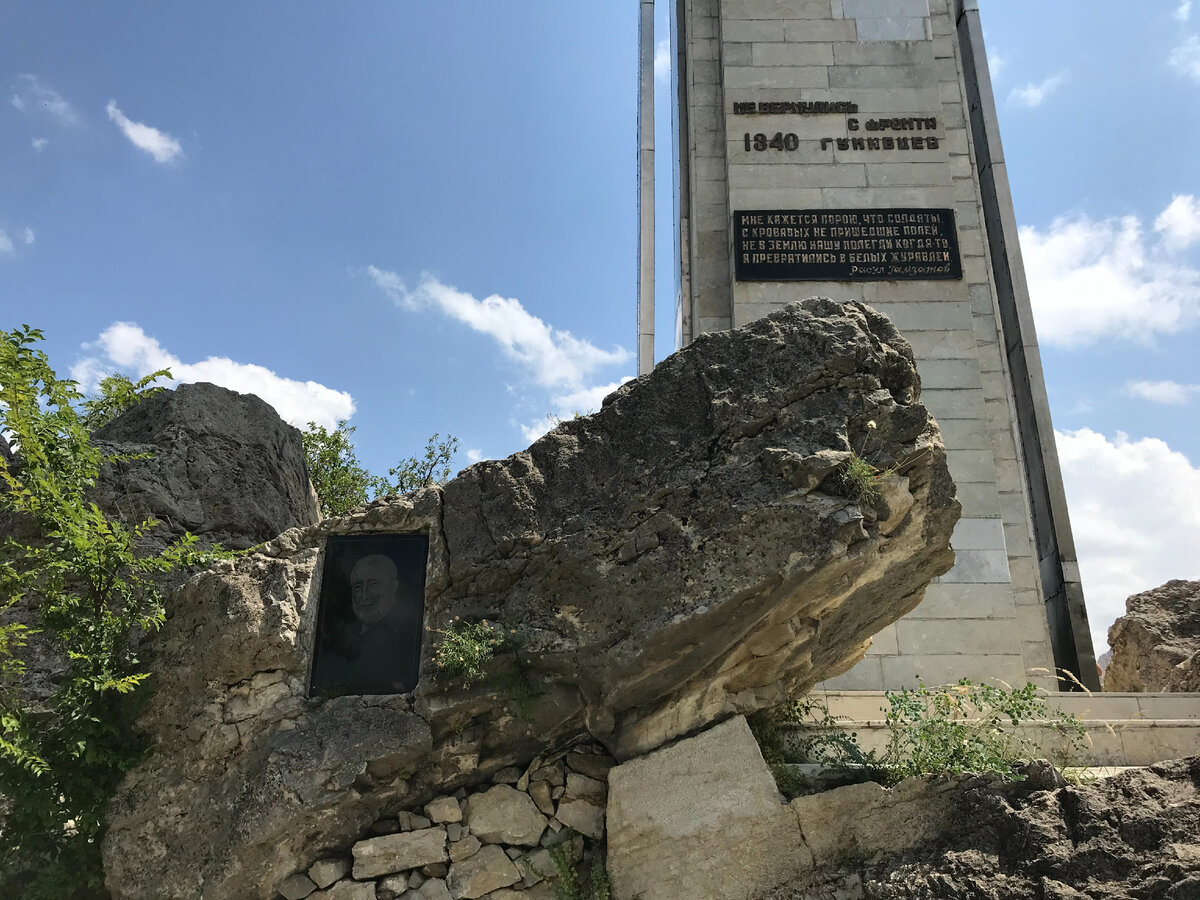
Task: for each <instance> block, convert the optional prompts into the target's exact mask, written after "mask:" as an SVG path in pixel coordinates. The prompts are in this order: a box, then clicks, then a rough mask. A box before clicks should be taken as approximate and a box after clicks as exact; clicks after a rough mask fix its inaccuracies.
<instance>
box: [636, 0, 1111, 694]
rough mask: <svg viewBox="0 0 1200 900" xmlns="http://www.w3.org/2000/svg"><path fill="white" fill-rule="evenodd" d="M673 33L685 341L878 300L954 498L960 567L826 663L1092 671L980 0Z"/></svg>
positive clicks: (844, 8)
mask: <svg viewBox="0 0 1200 900" xmlns="http://www.w3.org/2000/svg"><path fill="white" fill-rule="evenodd" d="M673 44H674V50H675V52H676V56H675V62H676V66H675V70H676V71H675V79H676V81H675V84H676V88H677V110H676V118H675V124H676V142H677V145H678V146H677V150H678V152H677V155H676V160H675V161H676V185H677V189H676V196H677V198H678V201H677V202H678V209H677V215H678V222H679V233H678V241H679V251H680V252H679V258H680V270H679V273H678V284H677V312H678V321H677V336H678V340H679V343H680V344H686V343H688V342H690V341H691V340H693V339H694V338H695V337H696V336H697V335H699V334H701V333H703V332H706V331H714V330H720V329H726V328H731V327H736V326H738V325H741V324H743V323H745V322H747V321H750V320H752V319H754V318H757V317H759V316H762V315H765V314H767V313H769V312H770V311H772V310H774V309H776V308H778V307H779V306H781V305H782V304H785V303H788V302H790V301H793V300H797V299H801V298H804V297H809V296H813V295H823V296H829V297H833V298H836V299H856V300H862V301H865V302H867V303H869V304H871V305H872V306H875V307H876V308H878V309H880V310H882V311H883V312H885V313H887V314H888V315H889V316H890V317H891V318H892V320H893V321H894V322H895V323H896V325H897V327H899V328H900V330H901V331H902V332H903V333H904V335H905V337H907V338H908V340H909V341H910V342H911V343H912V345H913V348H914V350H915V352H916V356H917V361H918V367H919V369H920V373H921V378H922V382H923V385H924V400H925V402H926V404H927V405H928V407H929V409H930V410H931V411H932V412H933V414H934V415H935V416H936V417H937V420H938V422H939V423H940V425H941V427H942V430H943V433H944V435H945V440H946V447H947V451H948V456H949V461H950V468H951V473H952V474H953V476H954V479H955V482H956V483H957V485H958V494H959V498H960V499H961V500H962V504H963V518H962V521H961V522H960V523H959V526H958V529H957V530H956V532H955V535H954V541H953V545H954V547H955V549H956V551H957V554H958V562H957V564H956V565H955V567H954V569H953V570H952V571H951V572H950V573H949V574H947V575H946V576H944V577H943V578H941V579H939V580H938V582H937V583H936V584H933V585H932V586H931V587H930V589H929V591H928V594H927V597H926V600H925V602H924V603H923V604H922V605H921V606H920V607H918V608H917V609H916V610H915V611H914V612H913V613H912V614H911V615H909V616H908V617H906V618H905V619H903V620H901V621H900V622H898V623H897V624H896V625H894V626H892V627H891V628H889V629H888V630H886V631H885V632H883V633H881V634H880V635H878V636H877V637H876V639H875V645H874V647H873V648H872V650H871V651H870V653H869V655H868V657H867V658H866V659H864V660H863V662H862V663H860V664H859V665H858V666H856V667H855V668H854V669H853V670H852V671H850V672H849V673H847V674H845V675H843V676H841V677H840V678H839V679H835V681H834V682H831V683H829V686H830V687H834V688H842V689H884V688H897V687H902V686H909V685H913V684H914V683H915V682H916V681H917V679H918V678H920V679H923V680H924V681H925V682H927V683H939V682H942V681H945V680H948V679H952V678H958V677H963V676H966V677H971V678H976V679H979V678H988V679H1001V680H1004V681H1006V682H1009V683H1012V684H1021V683H1024V681H1025V680H1026V679H1027V678H1029V679H1032V680H1035V681H1038V682H1039V683H1041V684H1043V685H1045V686H1047V687H1053V686H1054V679H1053V677H1052V675H1051V674H1050V673H1051V672H1052V671H1053V669H1054V668H1055V667H1056V666H1057V667H1059V668H1061V669H1065V670H1068V671H1070V672H1071V673H1073V674H1074V675H1075V676H1076V677H1077V678H1079V679H1080V680H1081V681H1082V682H1083V683H1084V684H1085V685H1088V686H1089V687H1092V688H1094V689H1098V684H1097V679H1096V666H1095V658H1094V654H1093V650H1092V645H1091V638H1090V635H1089V631H1088V626H1087V614H1086V611H1085V609H1084V605H1083V593H1082V588H1081V586H1080V582H1079V571H1078V566H1077V564H1076V560H1075V551H1074V544H1073V541H1072V538H1071V529H1070V523H1069V520H1068V517H1067V509H1066V502H1065V497H1064V494H1063V488H1062V477H1061V474H1060V472H1059V466H1058V458H1057V452H1056V450H1055V446H1054V431H1053V427H1052V425H1051V422H1050V412H1049V406H1048V403H1047V399H1046V391H1045V386H1044V383H1043V380H1042V373H1041V363H1040V357H1039V355H1038V347H1037V338H1036V335H1035V332H1034V327H1033V319H1032V315H1031V312H1030V306H1029V296H1028V289H1027V287H1026V284H1025V277H1024V272H1023V269H1022V263H1021V254H1020V248H1019V245H1018V243H1017V229H1016V223H1015V218H1014V215H1013V209H1012V201H1011V197H1010V195H1009V190H1008V181H1007V174H1006V171H1005V167H1004V154H1003V150H1002V148H1001V144H1000V138H999V133H998V129H997V124H996V112H995V104H994V101H993V98H992V91H991V83H990V80H989V77H988V70H987V61H986V56H985V54H984V48H983V39H982V31H981V29H980V25H979V13H978V9H977V6H976V0H676V7H675V17H674V23H673ZM643 64H644V63H643Z"/></svg>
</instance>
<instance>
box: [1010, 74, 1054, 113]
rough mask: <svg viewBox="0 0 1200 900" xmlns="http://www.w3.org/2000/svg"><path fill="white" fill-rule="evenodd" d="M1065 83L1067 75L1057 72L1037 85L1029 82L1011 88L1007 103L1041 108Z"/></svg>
mask: <svg viewBox="0 0 1200 900" xmlns="http://www.w3.org/2000/svg"><path fill="white" fill-rule="evenodd" d="M1066 83H1067V73H1066V72H1059V73H1058V74H1057V75H1051V76H1050V77H1049V78H1047V79H1045V80H1044V81H1042V82H1040V83H1039V84H1034V83H1033V82H1030V83H1029V84H1026V85H1023V86H1022V87H1016V88H1013V89H1012V92H1011V93H1010V94H1009V95H1008V102H1009V103H1015V104H1017V106H1025V107H1028V108H1030V109H1032V108H1033V107H1035V106H1041V105H1042V103H1043V102H1044V101H1045V99H1046V98H1047V97H1049V96H1050V95H1051V94H1053V93H1054V92H1055V91H1057V90H1058V89H1059V88H1060V87H1062V86H1063V85H1064V84H1066Z"/></svg>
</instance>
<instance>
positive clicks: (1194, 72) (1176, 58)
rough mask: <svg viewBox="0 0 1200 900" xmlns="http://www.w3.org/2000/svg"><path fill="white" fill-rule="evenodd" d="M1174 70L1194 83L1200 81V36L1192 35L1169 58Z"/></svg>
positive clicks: (1168, 60) (1168, 61) (1168, 62)
mask: <svg viewBox="0 0 1200 900" xmlns="http://www.w3.org/2000/svg"><path fill="white" fill-rule="evenodd" d="M1167 64H1168V65H1170V67H1171V68H1172V69H1174V70H1175V71H1176V72H1178V73H1179V74H1180V75H1183V76H1184V77H1186V78H1190V79H1192V81H1200V36H1197V35H1194V34H1190V35H1188V36H1187V37H1186V38H1185V39H1184V40H1183V42H1182V43H1181V44H1179V46H1177V47H1176V48H1175V49H1174V50H1172V51H1171V55H1170V56H1169V57H1167Z"/></svg>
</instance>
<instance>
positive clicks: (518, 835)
mask: <svg viewBox="0 0 1200 900" xmlns="http://www.w3.org/2000/svg"><path fill="white" fill-rule="evenodd" d="M467 824H468V825H470V826H471V834H472V835H473V836H474V837H477V838H479V840H481V841H483V842H484V843H485V844H518V845H520V846H524V847H536V846H537V843H538V841H539V840H541V838H542V832H543V831H545V830H546V817H545V816H543V815H542V814H541V813H540V812H538V808H537V806H535V805H534V802H533V801H532V800H531V799H529V795H528V794H526V793H524V792H522V791H518V790H517V789H516V788H512V787H509V786H508V785H507V784H498V785H496V786H495V787H494V788H492V789H491V790H489V791H485V792H484V793H482V794H475V795H474V796H472V797H471V799H470V800H469V801H468V802H467Z"/></svg>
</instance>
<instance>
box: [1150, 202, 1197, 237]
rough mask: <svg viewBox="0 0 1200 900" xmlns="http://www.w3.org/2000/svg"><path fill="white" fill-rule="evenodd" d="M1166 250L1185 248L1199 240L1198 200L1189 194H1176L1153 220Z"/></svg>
mask: <svg viewBox="0 0 1200 900" xmlns="http://www.w3.org/2000/svg"><path fill="white" fill-rule="evenodd" d="M1154 230H1155V231H1157V232H1159V233H1160V234H1161V235H1162V236H1163V242H1164V243H1165V244H1166V246H1167V249H1168V250H1186V249H1187V248H1188V247H1190V246H1191V245H1192V244H1194V243H1196V242H1197V241H1200V201H1197V200H1196V198H1195V197H1194V196H1192V195H1191V194H1176V195H1175V196H1174V197H1172V198H1171V202H1170V204H1168V205H1167V208H1166V209H1164V210H1163V211H1162V212H1161V213H1159V216H1158V218H1157V219H1155V220H1154Z"/></svg>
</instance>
